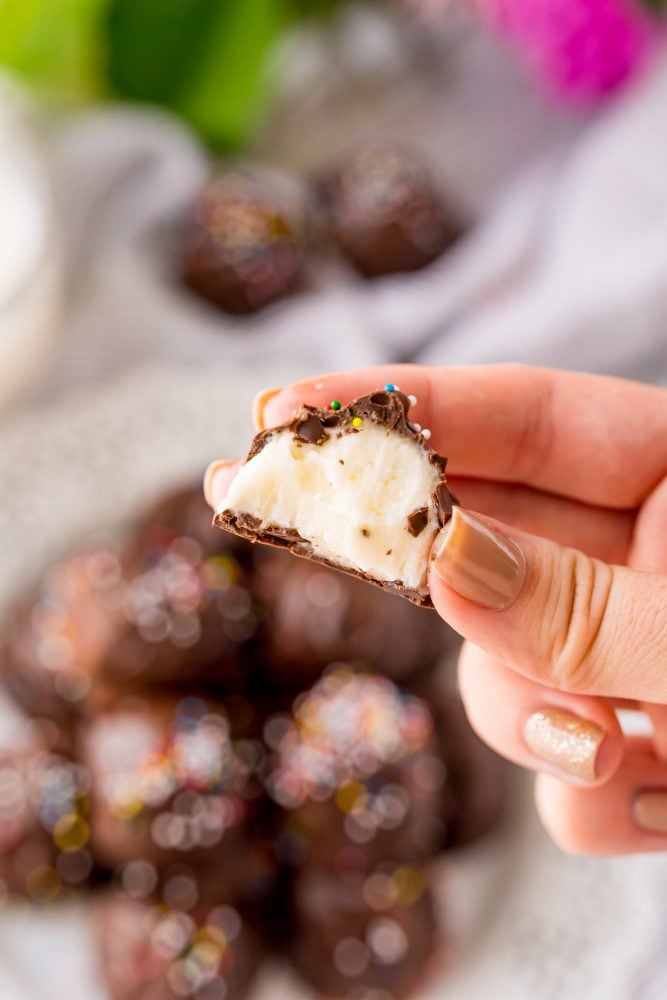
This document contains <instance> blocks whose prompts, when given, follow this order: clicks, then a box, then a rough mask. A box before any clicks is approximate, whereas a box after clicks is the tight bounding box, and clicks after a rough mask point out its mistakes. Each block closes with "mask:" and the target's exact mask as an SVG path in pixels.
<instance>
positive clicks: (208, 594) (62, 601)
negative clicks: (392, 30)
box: [0, 489, 260, 721]
mask: <svg viewBox="0 0 667 1000" xmlns="http://www.w3.org/2000/svg"><path fill="white" fill-rule="evenodd" d="M259 630H260V614H259V611H258V608H257V606H256V603H255V602H254V599H253V596H252V552H251V551H249V546H245V545H243V544H242V543H239V542H238V541H237V540H235V539H231V538H230V537H229V536H227V537H226V538H225V536H223V535H221V534H220V533H219V532H216V531H214V530H213V529H212V528H211V521H210V513H209V510H208V507H207V505H206V503H205V501H204V499H203V497H202V496H201V493H200V491H199V490H195V489H188V490H183V491H179V492H177V493H174V494H170V495H169V496H168V497H167V499H166V500H164V501H161V502H160V503H159V504H157V505H156V506H155V507H153V508H152V509H151V510H149V511H148V512H147V514H146V515H145V517H143V518H142V519H141V520H140V521H139V523H138V525H137V526H136V527H135V529H134V532H133V535H132V538H131V539H130V540H129V541H128V542H127V543H126V544H125V545H123V546H121V545H107V546H96V547H92V546H91V547H88V548H85V549H81V550H80V551H78V552H75V553H74V554H73V555H71V556H70V557H68V558H66V559H64V560H62V561H61V562H59V563H57V564H56V565H54V566H53V567H51V568H50V569H49V570H48V571H47V572H46V573H45V574H44V577H43V579H42V580H41V582H40V584H39V586H38V587H37V589H36V591H34V592H33V593H32V594H31V595H29V597H27V598H26V599H24V601H23V602H22V603H21V605H20V606H19V607H18V608H17V610H16V611H15V612H14V614H13V615H12V616H11V618H10V619H9V620H8V621H7V623H6V625H5V628H4V630H3V634H2V641H1V643H0V670H1V671H2V674H3V675H4V682H5V684H6V686H7V688H8V690H9V692H10V693H11V695H12V696H13V697H14V699H15V700H16V701H17V702H18V703H19V704H20V705H21V706H22V707H23V708H24V709H25V710H26V711H27V712H29V713H30V714H31V715H44V716H49V717H51V718H54V719H58V720H60V721H67V720H69V719H71V718H72V716H74V715H76V714H78V713H79V712H80V711H82V710H83V709H84V708H85V705H86V702H87V701H88V699H89V696H90V695H91V694H95V693H96V691H97V690H98V687H99V682H103V683H104V684H107V685H110V686H112V687H114V688H139V689H142V688H147V687H151V686H152V685H154V684H160V685H171V686H175V687H187V686H189V685H191V684H192V683H193V682H199V683H201V684H204V685H206V686H208V687H209V688H211V689H216V688H217V689H218V690H224V691H225V692H227V693H229V692H231V691H240V690H243V688H244V687H245V684H246V680H247V675H248V671H249V665H250V656H251V650H252V647H253V644H254V643H255V642H256V640H257V637H258V633H259Z"/></svg>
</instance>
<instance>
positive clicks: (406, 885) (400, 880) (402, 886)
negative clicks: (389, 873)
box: [393, 865, 426, 903]
mask: <svg viewBox="0 0 667 1000" xmlns="http://www.w3.org/2000/svg"><path fill="white" fill-rule="evenodd" d="M393 881H394V885H395V886H396V889H397V890H398V896H399V899H400V900H401V902H402V903H416V902H417V900H418V899H419V898H420V897H421V896H422V895H423V894H424V890H425V889H426V879H425V877H424V873H423V872H422V871H420V869H419V868H415V867H414V865H403V866H402V867H401V868H397V869H396V871H395V872H394V875H393Z"/></svg>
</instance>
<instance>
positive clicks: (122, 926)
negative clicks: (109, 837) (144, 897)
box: [94, 894, 262, 1000]
mask: <svg viewBox="0 0 667 1000" xmlns="http://www.w3.org/2000/svg"><path fill="white" fill-rule="evenodd" d="M94 932H95V937H96V940H97V945H98V954H99V965H100V972H101V973H102V976H103V979H104V981H105V983H106V986H107V988H108V990H109V997H110V1000H177V998H181V997H192V998H196V1000H242V998H244V997H246V996H247V993H248V989H249V986H250V982H251V980H252V978H253V975H254V972H255V970H256V968H257V966H258V964H259V962H260V960H261V957H262V956H261V951H260V948H259V946H258V944H257V940H256V938H255V936H254V934H253V933H252V931H251V929H250V927H249V926H248V923H247V922H246V921H245V920H244V918H243V916H242V915H241V913H240V912H239V910H238V909H236V907H235V906H233V905H230V903H227V902H221V903H219V904H218V905H215V906H209V907H195V908H194V909H192V910H190V909H189V908H178V907H175V906H167V905H165V904H155V905H152V904H150V903H144V902H141V901H138V900H132V899H129V898H127V897H125V896H124V895H122V894H110V895H109V896H108V897H106V898H105V899H103V900H100V901H99V902H98V903H97V904H96V906H95V909H94Z"/></svg>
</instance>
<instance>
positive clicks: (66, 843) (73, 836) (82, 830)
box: [53, 813, 89, 852]
mask: <svg viewBox="0 0 667 1000" xmlns="http://www.w3.org/2000/svg"><path fill="white" fill-rule="evenodd" d="M88 836H89V829H88V824H87V823H86V821H85V819H82V818H81V817H80V816H77V815H76V813H68V814H67V815H66V816H61V817H60V819H59V820H58V822H57V823H56V825H55V826H54V828H53V839H54V841H55V844H56V846H57V847H59V848H60V850H61V851H65V852H69V851H80V850H81V848H82V847H85V846H86V844H87V843H88Z"/></svg>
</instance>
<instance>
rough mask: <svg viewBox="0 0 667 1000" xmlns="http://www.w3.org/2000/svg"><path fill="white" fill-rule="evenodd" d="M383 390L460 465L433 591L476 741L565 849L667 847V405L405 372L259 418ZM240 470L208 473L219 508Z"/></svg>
mask: <svg viewBox="0 0 667 1000" xmlns="http://www.w3.org/2000/svg"><path fill="white" fill-rule="evenodd" d="M387 381H392V382H398V383H400V385H401V387H402V388H403V389H404V391H406V392H410V393H412V394H414V395H415V396H416V397H417V404H416V406H415V408H414V411H411V415H412V414H413V413H414V419H415V420H418V421H419V422H420V423H421V424H422V426H428V427H429V428H430V429H431V432H432V438H431V444H432V445H433V447H434V448H435V449H436V450H437V451H439V452H441V453H442V454H445V455H447V456H448V457H449V464H448V480H449V481H450V483H451V486H452V489H453V491H454V492H455V493H456V494H457V495H458V497H459V498H460V500H461V504H462V507H461V509H460V510H457V511H455V514H454V516H453V518H452V520H451V522H450V523H449V524H448V525H446V526H445V528H444V529H443V531H442V533H441V535H440V537H439V538H438V539H436V542H435V544H434V546H433V560H432V565H431V572H430V590H431V597H432V599H433V602H434V604H435V606H436V609H437V610H438V612H439V613H440V614H441V615H442V617H443V618H444V619H445V620H446V621H447V622H449V624H450V625H452V626H453V627H454V628H455V629H456V630H457V631H458V632H460V633H461V635H463V636H464V637H465V638H466V639H467V640H468V641H467V642H466V643H465V645H464V647H463V651H462V654H461V657H460V661H459V683H460V688H461V693H462V697H463V700H464V703H465V706H466V711H467V713H468V716H469V718H470V721H471V723H472V725H473V727H474V728H475V729H476V730H477V732H478V733H479V734H480V736H481V737H482V738H483V739H484V740H486V742H487V743H489V744H490V745H491V746H492V747H494V748H495V749H496V750H498V751H499V752H500V753H502V754H503V755H504V756H506V757H508V758H509V759H511V760H513V761H515V762H517V763H519V764H521V765H523V766H525V767H528V768H532V769H534V770H537V771H539V772H540V774H539V776H538V780H537V786H536V798H537V804H538V809H539V811H540V814H541V816H542V819H543V822H544V823H545V826H546V827H547V829H548V830H549V832H550V833H551V835H552V837H553V838H554V839H555V840H556V842H557V843H558V844H559V845H560V846H562V847H563V848H564V849H567V850H572V851H577V852H586V853H596V854H601V853H623V852H636V851H651V850H665V849H667V760H665V759H664V757H665V756H667V669H666V668H667V392H666V391H665V390H661V389H656V388H653V387H649V386H645V385H640V384H637V383H632V382H627V381H623V380H618V379H609V378H603V377H600V376H590V375H581V374H574V373H568V372H558V371H546V370H540V369H531V368H524V367H515V366H492V367H481V368H462V369H438V368H425V367H419V366H391V367H390V368H389V367H385V368H375V369H368V370H365V371H357V372H350V373H345V374H338V375H328V376H323V377H320V378H317V379H313V380H312V381H305V382H302V383H298V384H296V385H293V386H289V387H287V388H285V389H282V390H280V391H278V392H275V393H272V394H262V396H260V397H259V398H258V400H257V402H256V420H257V422H258V424H259V426H260V427H262V426H272V425H274V424H278V423H280V422H282V421H284V420H286V419H287V418H288V417H289V416H290V415H291V413H292V411H293V410H294V409H295V408H296V407H297V406H298V405H300V404H301V403H303V402H306V403H310V404H312V405H315V406H323V405H326V404H327V403H328V401H329V400H330V399H331V398H332V397H336V398H339V399H353V398H355V397H356V396H360V395H362V394H364V393H366V392H370V391H372V390H374V389H376V388H377V386H378V385H382V384H384V383H385V382H387ZM234 469H235V465H234V463H225V464H223V465H220V463H214V465H213V466H211V467H210V469H209V472H208V474H207V481H206V491H207V497H208V499H209V501H210V502H211V503H212V504H213V506H215V504H216V500H217V499H219V498H221V497H223V496H224V495H225V493H226V490H227V485H228V483H229V480H230V477H231V476H232V475H233V474H234ZM471 511H475V512H476V513H474V514H473V513H471ZM479 515H481V516H479ZM491 518H494V519H496V520H491ZM497 519H500V520H497ZM622 705H626V706H628V705H630V706H632V707H639V708H643V709H644V710H645V711H647V712H648V714H649V715H650V716H651V718H652V720H653V723H654V727H655V732H654V735H653V738H652V739H649V738H639V737H631V736H625V735H624V734H623V733H622V731H621V728H620V726H619V723H618V721H617V717H616V714H615V711H614V709H615V708H616V707H619V706H622ZM663 755H664V756H663ZM564 778H565V780H563V779H564Z"/></svg>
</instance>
